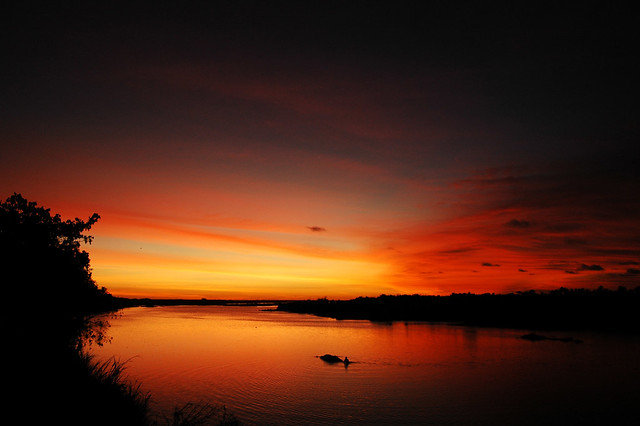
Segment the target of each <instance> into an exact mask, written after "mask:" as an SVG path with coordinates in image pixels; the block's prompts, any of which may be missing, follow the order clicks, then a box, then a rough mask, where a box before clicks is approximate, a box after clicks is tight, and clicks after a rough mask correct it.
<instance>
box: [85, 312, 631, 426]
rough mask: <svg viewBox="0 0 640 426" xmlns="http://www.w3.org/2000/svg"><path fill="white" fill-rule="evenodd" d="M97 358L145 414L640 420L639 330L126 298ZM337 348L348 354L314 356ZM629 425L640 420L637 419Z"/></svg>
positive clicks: (482, 421) (413, 421) (423, 420)
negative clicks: (350, 315) (338, 314)
mask: <svg viewBox="0 0 640 426" xmlns="http://www.w3.org/2000/svg"><path fill="white" fill-rule="evenodd" d="M109 322H110V324H111V326H110V328H109V331H108V334H109V336H110V337H111V342H110V343H106V344H104V345H103V346H101V347H98V346H92V347H91V348H90V352H91V353H93V354H94V355H95V356H96V358H97V359H99V360H103V359H108V358H110V357H115V358H116V359H119V360H121V361H127V369H126V373H127V376H128V377H129V378H130V379H132V380H134V381H137V382H139V383H140V384H141V388H142V390H143V391H146V392H149V393H150V394H151V395H152V402H151V404H152V405H151V407H152V410H153V411H154V412H155V413H158V414H162V415H168V414H170V412H171V410H172V409H173V407H175V406H178V405H182V404H184V403H186V402H209V403H213V404H222V405H224V406H225V407H226V409H227V411H228V412H231V413H233V414H234V415H235V416H236V417H237V418H238V419H239V420H240V421H241V422H242V424H248V425H253V424H256V425H300V424H305V425H349V424H363V425H365V424H366V425H428V424H432V425H503V424H504V425H542V424H544V425H548V424H564V425H566V424H616V423H617V422H618V421H621V419H624V421H625V422H626V421H632V423H633V421H638V420H639V419H640V416H639V415H638V411H637V410H636V406H637V404H638V401H640V385H639V383H640V363H639V362H638V354H640V339H639V338H638V337H637V336H629V335H623V334H603V333H587V332H582V333H561V332H557V333H551V332H548V333H545V334H547V335H549V336H553V337H569V336H571V337H573V338H576V339H579V340H581V343H575V342H562V341H557V340H544V341H538V342H532V341H528V340H524V339H522V338H521V336H522V335H523V334H525V333H527V331H523V330H513V329H495V328H476V327H465V326H455V325H447V324H433V323H404V322H394V323H384V324H380V323H372V322H369V321H360V320H346V321H345V320H342V321H338V320H334V319H330V318H320V317H316V316H312V315H301V314H293V313H286V312H276V311H270V310H266V309H265V307H260V306H169V307H167V306H165V307H151V308H149V307H140V308H128V309H124V310H122V311H120V312H119V313H118V314H117V315H116V317H114V318H111V319H110V320H109ZM326 353H328V354H334V355H338V356H340V357H345V356H348V357H349V359H350V360H351V361H352V363H351V364H349V365H348V366H346V367H345V366H344V365H343V364H328V363H325V362H324V361H322V360H321V359H319V358H318V356H319V355H323V354H326ZM637 424H640V423H637Z"/></svg>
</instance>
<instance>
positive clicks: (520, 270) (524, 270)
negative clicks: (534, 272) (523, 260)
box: [518, 269, 528, 272]
mask: <svg viewBox="0 0 640 426" xmlns="http://www.w3.org/2000/svg"><path fill="white" fill-rule="evenodd" d="M518 272H528V271H527V270H526V269H518Z"/></svg>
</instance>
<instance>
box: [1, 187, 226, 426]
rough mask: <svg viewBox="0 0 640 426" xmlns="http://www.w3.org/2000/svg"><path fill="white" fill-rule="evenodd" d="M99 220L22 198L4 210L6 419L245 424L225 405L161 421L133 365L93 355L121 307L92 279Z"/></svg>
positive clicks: (192, 407)
mask: <svg viewBox="0 0 640 426" xmlns="http://www.w3.org/2000/svg"><path fill="white" fill-rule="evenodd" d="M98 219H99V216H98V215H97V214H94V215H92V216H91V217H90V218H89V219H88V220H87V221H83V220H80V219H77V218H76V219H75V220H66V221H63V220H62V219H61V218H60V215H57V214H56V215H51V213H50V210H49V209H46V208H43V207H40V206H38V205H37V204H36V203H35V202H29V201H27V200H26V199H25V198H23V197H22V196H21V195H19V194H14V195H12V196H10V197H9V198H7V200H6V201H5V202H3V203H0V273H1V274H2V282H3V284H4V290H5V298H4V299H3V300H4V302H5V311H4V312H5V318H6V322H5V325H6V330H7V331H8V333H7V334H6V336H5V342H4V348H5V354H6V355H7V358H8V361H9V362H7V363H5V367H7V368H8V369H9V370H10V371H9V372H8V376H9V377H10V380H11V381H9V382H8V384H9V386H7V387H5V389H6V390H7V391H8V392H7V393H8V394H9V400H8V401H6V407H7V408H8V411H5V415H4V417H5V419H13V420H12V421H13V422H15V423H20V424H22V423H24V424H64V425H163V424H167V425H183V426H188V425H195V424H236V423H237V421H236V420H235V419H234V418H233V416H231V415H228V414H227V413H226V411H225V410H224V409H223V408H221V407H218V406H214V405H209V404H187V405H185V406H183V407H179V408H176V410H175V412H174V415H173V416H172V417H170V418H166V419H164V418H162V419H160V418H153V417H152V416H151V414H150V410H149V404H150V400H151V396H150V395H148V394H146V393H144V392H143V391H142V390H141V388H140V385H139V384H136V383H135V382H131V381H130V380H129V379H128V378H127V377H126V376H125V374H124V373H125V366H126V361H124V362H122V361H120V360H109V361H106V362H98V361H96V360H94V359H92V358H91V357H90V356H89V355H87V352H86V350H85V349H86V346H87V345H88V344H102V343H103V342H104V341H105V340H106V339H107V337H106V330H107V328H108V322H107V320H105V319H104V318H105V316H104V314H106V313H109V312H112V311H115V310H117V309H119V308H121V307H123V305H122V300H120V299H117V298H115V297H113V296H112V295H111V294H109V293H108V292H107V290H106V289H105V288H104V287H102V288H99V287H98V286H97V285H96V283H95V282H94V280H93V279H92V277H91V269H90V265H89V255H88V253H87V252H86V251H84V250H82V249H81V242H84V243H87V244H90V243H91V241H92V237H91V236H88V235H86V234H85V232H86V231H88V230H89V229H90V228H91V226H92V225H94V224H95V223H96V222H97V221H98Z"/></svg>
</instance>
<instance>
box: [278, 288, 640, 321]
mask: <svg viewBox="0 0 640 426" xmlns="http://www.w3.org/2000/svg"><path fill="white" fill-rule="evenodd" d="M639 308H640V287H637V288H635V289H633V290H627V289H624V288H620V289H618V290H615V291H612V290H607V289H603V288H599V289H597V290H585V289H572V290H569V289H564V288H561V289H558V290H553V291H550V292H545V293H541V292H533V291H530V292H517V293H510V294H472V293H463V294H456V293H454V294H451V295H450V296H421V295H398V296H389V295H381V296H379V297H375V298H372V297H358V298H356V299H351V300H328V299H317V300H304V301H291V302H284V303H281V304H279V305H278V308H277V309H278V310H280V311H285V312H294V313H305V314H313V315H318V316H323V317H330V318H335V319H364V320H370V321H379V322H389V321H432V322H447V323H456V324H464V325H476V326H488V327H508V328H521V329H538V330H560V329H568V330H603V331H625V332H637V331H638V330H640V316H639V315H638V312H639Z"/></svg>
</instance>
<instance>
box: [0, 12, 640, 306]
mask: <svg viewBox="0 0 640 426" xmlns="http://www.w3.org/2000/svg"><path fill="white" fill-rule="evenodd" d="M87 7H88V8H89V9H91V7H89V6H87ZM325 7H326V6H323V5H315V6H314V5H305V7H301V8H300V9H296V10H293V9H292V10H289V9H286V10H283V11H281V10H276V9H277V8H271V6H268V5H264V6H263V8H261V9H260V10H259V12H257V13H256V12H254V11H253V9H252V8H251V7H247V8H244V7H240V8H239V9H238V8H237V6H236V5H227V6H221V5H218V4H217V3H215V2H214V3H212V4H211V5H208V6H204V5H199V6H197V7H196V6H194V9H188V8H187V9H183V8H182V5H180V6H178V5H164V6H158V8H157V10H154V11H153V13H147V12H148V11H146V10H145V11H144V13H141V14H140V16H144V17H145V18H144V19H140V18H139V17H137V16H134V15H135V14H132V15H130V16H129V15H127V14H123V13H122V11H120V10H110V9H111V8H110V7H107V6H105V10H102V11H101V12H99V13H93V12H92V11H91V10H86V11H84V12H89V13H86V14H85V13H83V11H82V10H77V11H75V10H74V12H73V13H71V12H70V11H69V10H66V9H65V8H59V7H54V8H53V9H52V10H49V11H46V10H45V9H46V8H45V9H38V10H37V11H34V12H28V13H24V14H21V12H20V10H18V8H16V9H15V10H14V9H12V10H11V11H10V12H11V14H15V15H16V16H13V15H12V18H8V19H7V21H8V25H9V26H8V29H7V34H8V35H7V38H6V40H5V41H6V42H7V43H8V45H9V49H8V60H7V61H6V62H7V65H6V67H5V68H6V75H7V76H8V77H7V78H6V79H5V80H3V82H4V83H5V84H4V86H3V93H4V94H5V97H6V105H7V108H6V109H5V114H3V118H2V122H0V137H1V140H2V143H0V197H2V199H6V197H8V196H10V195H11V194H12V193H14V192H17V193H21V194H22V195H23V196H24V197H26V198H27V199H29V200H31V201H35V202H37V203H38V204H39V205H42V206H45V207H47V208H51V210H52V212H55V213H60V214H61V215H62V216H63V217H64V218H74V217H80V218H88V217H89V216H90V215H91V214H92V213H94V212H95V213H98V214H100V216H101V220H100V221H99V222H98V223H97V224H96V225H95V227H94V228H93V229H92V231H91V232H90V233H91V234H92V235H94V236H95V242H94V244H93V245H92V246H89V247H88V248H87V250H88V252H89V253H90V256H91V265H92V268H93V277H94V279H95V280H96V282H97V283H98V285H99V286H104V287H106V288H107V289H108V290H109V291H110V292H111V293H112V294H114V295H123V296H135V297H146V296H149V297H189V298H201V297H207V298H286V299H291V298H317V297H325V296H326V297H330V298H351V297H357V296H377V295H379V294H382V293H386V294H396V293H409V294H413V293H419V294H450V293H452V292H467V291H471V292H496V293H499V292H510V291H518V290H529V289H552V288H558V287H560V286H565V287H572V288H575V287H586V288H594V287H598V286H600V285H603V286H605V287H617V286H619V285H624V286H635V285H640V197H638V194H639V193H640V176H639V175H638V164H640V157H639V153H640V151H639V150H638V149H637V140H638V126H637V123H636V121H637V120H636V117H637V115H638V114H637V109H638V103H637V102H636V98H637V97H635V96H634V92H633V91H632V90H631V88H634V87H635V86H636V82H637V75H638V70H637V69H636V65H632V64H631V63H627V62H626V61H627V60H628V59H627V58H630V56H629V55H628V54H627V52H629V51H631V49H632V47H633V46H629V47H628V48H626V50H625V49H623V48H622V47H621V46H623V47H624V46H626V44H625V43H629V40H633V39H634V38H633V36H632V35H631V34H625V33H624V31H627V30H628V29H627V28H626V27H625V26H623V25H616V27H615V31H609V28H610V25H611V22H614V20H611V21H608V20H607V21H606V22H603V23H602V25H590V26H589V27H588V28H585V27H583V22H591V20H592V19H593V20H598V19H600V16H601V13H600V11H599V10H598V12H597V13H596V14H594V16H591V15H590V13H592V12H588V11H586V10H585V11H582V12H578V11H576V10H574V8H569V10H565V11H564V12H562V11H561V10H559V11H557V13H558V16H562V17H563V18H562V19H558V20H557V21H556V20H553V19H551V20H549V19H550V16H547V14H545V16H544V17H539V18H535V19H534V18H532V16H534V15H535V16H537V15H536V14H535V13H534V14H530V13H528V12H527V11H526V7H524V6H523V10H522V11H521V10H519V8H513V10H502V9H501V10H499V11H498V10H497V11H494V12H488V11H483V12H479V11H478V13H477V15H478V16H481V18H478V17H476V16H475V14H474V13H475V12H474V13H470V14H469V15H466V13H467V12H465V11H462V10H459V8H457V7H456V8H453V10H450V11H446V10H441V11H439V12H437V13H436V12H435V11H434V14H433V15H429V14H425V13H423V11H422V10H420V11H417V10H412V6H409V5H406V4H403V5H392V4H388V5H385V6H384V7H383V6H378V7H379V8H376V7H374V6H371V7H372V9H371V10H368V9H367V10H366V11H365V10H362V8H360V7H359V6H350V5H343V7H341V10H340V11H339V12H338V13H336V11H334V10H329V9H325ZM444 9H447V8H446V7H444ZM561 9H562V8H561ZM485 12H487V13H485ZM76 13H77V15H76ZM563 13H566V16H565V15H563ZM581 13H585V14H586V15H587V16H588V18H589V19H585V20H582V19H578V18H577V17H578V16H579V15H580V14H581ZM80 17H81V18H80ZM565 18H566V19H565ZM516 22H517V23H518V25H514V23H516ZM630 28H635V24H634V25H631V26H630ZM276 29H277V30H276ZM596 39H597V40H599V41H598V43H592V40H596ZM43 40H46V43H44V42H43ZM609 46H616V48H618V49H620V50H618V51H616V50H615V49H612V50H609ZM605 47H606V48H605Z"/></svg>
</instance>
